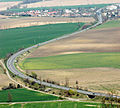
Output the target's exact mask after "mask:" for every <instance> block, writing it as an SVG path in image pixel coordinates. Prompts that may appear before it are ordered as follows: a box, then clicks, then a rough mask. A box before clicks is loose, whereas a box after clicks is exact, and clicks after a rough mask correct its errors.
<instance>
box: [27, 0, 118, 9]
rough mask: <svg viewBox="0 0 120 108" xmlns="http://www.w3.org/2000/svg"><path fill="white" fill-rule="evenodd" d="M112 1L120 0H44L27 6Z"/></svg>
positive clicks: (104, 2) (71, 4)
mask: <svg viewBox="0 0 120 108" xmlns="http://www.w3.org/2000/svg"><path fill="white" fill-rule="evenodd" d="M27 1H31V0H27ZM32 1H34V0H32ZM35 1H36V0H35ZM37 1H38V0H37ZM111 3H120V0H42V2H37V3H30V4H27V8H33V7H52V6H73V5H90V4H111Z"/></svg>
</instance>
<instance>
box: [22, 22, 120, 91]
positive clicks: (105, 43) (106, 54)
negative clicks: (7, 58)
mask: <svg viewBox="0 0 120 108" xmlns="http://www.w3.org/2000/svg"><path fill="white" fill-rule="evenodd" d="M113 22H114V21H110V22H107V23H105V24H103V26H102V25H101V26H98V28H99V27H100V28H99V29H92V30H88V31H86V32H83V33H78V34H76V35H72V36H71V37H69V38H66V39H62V40H58V41H56V42H53V43H49V44H47V45H44V46H41V47H39V48H38V49H36V50H35V51H34V52H33V53H31V54H30V55H29V56H28V57H27V59H26V60H25V62H24V63H23V64H24V69H26V70H29V72H32V71H34V72H36V73H37V74H38V76H41V77H43V78H44V79H46V78H48V79H51V80H53V79H54V80H55V81H59V82H61V84H64V83H65V78H68V79H69V84H70V85H71V86H73V85H74V84H75V81H76V80H78V81H79V82H80V85H79V86H81V87H88V88H89V89H91V90H93V91H94V90H95V91H104V86H105V87H107V88H115V89H116V90H119V87H120V86H119V83H120V82H119V78H118V76H119V72H120V69H117V68H119V65H118V64H119V56H117V55H116V54H119V53H118V52H120V44H119V41H120V37H119V34H120V27H119V23H114V26H113V25H112V23H113ZM115 22H116V21H115ZM117 22H119V20H118V21H117ZM104 25H105V26H104ZM114 54H115V55H114ZM92 55H93V56H92ZM71 58H72V59H71ZM34 63H35V64H34ZM115 63H116V64H115ZM113 65H114V66H113ZM111 84H112V86H111Z"/></svg>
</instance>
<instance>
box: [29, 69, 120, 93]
mask: <svg viewBox="0 0 120 108" xmlns="http://www.w3.org/2000/svg"><path fill="white" fill-rule="evenodd" d="M28 72H36V73H37V75H38V77H41V78H42V79H49V80H54V81H56V82H59V83H61V84H65V80H66V78H67V79H69V85H70V86H72V87H73V86H74V87H75V86H76V85H75V83H76V80H77V81H78V82H79V87H83V88H86V87H87V88H89V89H90V90H93V91H94V90H95V91H96V90H97V91H102V90H106V89H105V88H104V86H105V87H107V88H115V89H116V90H120V85H119V84H120V78H119V76H120V69H114V68H87V69H60V70H29V71H28ZM111 85H112V86H111Z"/></svg>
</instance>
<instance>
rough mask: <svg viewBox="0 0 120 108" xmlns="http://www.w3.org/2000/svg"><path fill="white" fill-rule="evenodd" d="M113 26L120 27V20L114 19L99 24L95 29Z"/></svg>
mask: <svg viewBox="0 0 120 108" xmlns="http://www.w3.org/2000/svg"><path fill="white" fill-rule="evenodd" d="M112 27H120V20H112V21H108V22H106V23H104V24H102V25H100V26H97V27H96V28H94V29H101V28H112Z"/></svg>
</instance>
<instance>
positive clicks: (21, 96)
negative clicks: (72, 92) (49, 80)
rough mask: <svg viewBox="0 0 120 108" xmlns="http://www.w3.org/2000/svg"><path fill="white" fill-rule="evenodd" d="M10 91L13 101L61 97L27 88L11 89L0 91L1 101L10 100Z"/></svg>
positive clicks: (44, 99) (45, 99)
mask: <svg viewBox="0 0 120 108" xmlns="http://www.w3.org/2000/svg"><path fill="white" fill-rule="evenodd" d="M8 93H10V94H11V96H12V102H27V101H48V100H57V99H59V98H58V97H56V96H52V95H48V94H43V93H40V92H35V91H31V90H27V89H9V90H3V91H0V97H2V98H1V99H0V102H8Z"/></svg>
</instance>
